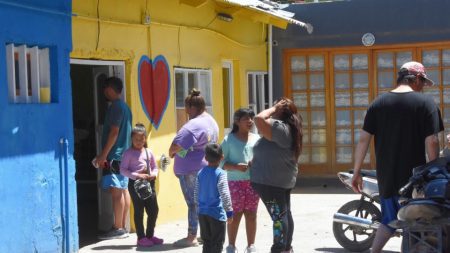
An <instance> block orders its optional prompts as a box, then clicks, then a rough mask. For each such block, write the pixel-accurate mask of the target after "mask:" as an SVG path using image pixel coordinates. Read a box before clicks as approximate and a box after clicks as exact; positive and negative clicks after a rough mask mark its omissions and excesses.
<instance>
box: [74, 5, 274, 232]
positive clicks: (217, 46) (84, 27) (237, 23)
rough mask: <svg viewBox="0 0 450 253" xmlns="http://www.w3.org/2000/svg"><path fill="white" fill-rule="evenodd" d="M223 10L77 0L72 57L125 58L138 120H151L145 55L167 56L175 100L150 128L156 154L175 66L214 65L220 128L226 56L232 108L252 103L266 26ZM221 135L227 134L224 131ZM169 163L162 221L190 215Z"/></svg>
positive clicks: (167, 124) (168, 137) (168, 114)
mask: <svg viewBox="0 0 450 253" xmlns="http://www.w3.org/2000/svg"><path fill="white" fill-rule="evenodd" d="M146 2H148V3H147V6H145V4H146ZM97 3H99V5H97ZM225 7H226V6H225ZM222 9H224V6H221V5H217V4H216V3H215V2H214V1H212V0H209V1H207V2H206V3H205V4H203V5H201V6H199V7H197V8H195V7H192V6H188V5H184V4H180V3H179V2H178V1H177V0H148V1H143V0H108V1H102V0H99V1H97V0H75V1H73V13H74V17H73V51H72V54H71V57H72V58H79V59H99V60H123V61H125V64H126V84H127V87H126V90H127V94H126V96H127V101H128V104H129V105H130V107H131V110H132V112H133V121H134V122H133V123H136V122H144V123H146V124H147V125H150V123H149V120H148V119H147V117H146V115H145V113H144V111H143V110H142V107H141V102H140V97H139V88H138V83H137V82H138V69H137V68H138V64H139V60H140V58H141V56H143V55H148V56H149V57H150V58H151V59H154V58H155V57H156V56H157V55H163V56H164V57H165V58H166V60H167V62H168V64H169V69H170V79H171V82H172V83H171V94H170V100H169V103H168V106H167V109H166V111H165V114H164V117H163V119H162V122H161V124H160V126H159V128H158V129H155V128H153V129H152V133H151V137H150V139H149V147H150V148H151V149H152V150H153V152H154V153H155V155H156V157H160V155H161V154H163V153H165V154H167V150H168V148H169V146H170V144H171V141H172V139H173V137H174V136H175V133H176V119H175V101H174V97H175V89H174V83H173V80H174V74H173V68H174V66H177V67H186V68H205V69H210V70H211V71H212V81H213V87H212V92H213V101H212V102H213V112H214V117H215V119H216V120H217V122H218V123H219V126H222V125H223V108H222V107H223V106H221V105H223V100H222V99H223V96H222V61H223V60H231V61H232V62H233V64H234V66H233V68H234V73H235V75H234V82H235V83H234V85H235V86H234V87H235V88H234V90H235V94H234V98H235V108H238V107H239V106H247V105H248V101H247V96H248V95H247V75H246V73H247V72H248V71H266V70H267V61H266V59H267V55H266V54H267V50H266V49H267V46H266V43H265V39H266V33H267V26H265V25H263V24H261V23H255V22H253V21H251V19H242V18H239V17H235V18H234V20H233V21H232V22H224V21H221V20H218V19H216V18H215V17H216V10H222ZM97 12H98V13H99V17H100V18H97ZM145 12H147V13H148V14H149V15H150V18H151V23H150V25H143V24H142V22H141V21H142V16H143V15H144V13H145ZM98 24H100V29H98ZM99 31H100V33H99ZM97 38H98V39H97ZM220 134H221V136H223V129H221V133H220ZM172 165H173V163H172V164H171V166H170V168H169V169H168V170H167V171H166V172H161V173H160V176H159V181H158V186H159V195H158V202H159V206H160V212H159V218H158V222H159V223H164V222H167V221H169V220H173V219H180V218H185V217H186V216H187V208H186V204H185V202H184V199H183V197H182V193H181V190H180V187H179V184H178V180H177V179H176V177H175V176H174V174H173V170H172Z"/></svg>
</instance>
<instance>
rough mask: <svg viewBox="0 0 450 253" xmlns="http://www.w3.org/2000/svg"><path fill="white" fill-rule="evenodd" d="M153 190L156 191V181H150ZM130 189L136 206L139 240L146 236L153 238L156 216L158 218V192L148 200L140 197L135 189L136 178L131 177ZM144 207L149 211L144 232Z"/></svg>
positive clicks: (135, 220)
mask: <svg viewBox="0 0 450 253" xmlns="http://www.w3.org/2000/svg"><path fill="white" fill-rule="evenodd" d="M150 184H151V186H152V190H153V192H155V181H151V182H150ZM128 191H129V192H130V196H131V199H132V200H133V207H134V224H135V226H136V234H137V238H138V240H139V239H141V238H144V237H148V238H152V237H153V236H154V233H155V224H156V218H158V212H159V208H158V201H157V199H156V194H155V195H154V196H153V197H150V198H148V199H146V200H142V199H140V198H139V197H138V195H137V194H136V192H135V190H134V180H132V179H130V182H129V183H128ZM144 208H145V212H146V213H147V229H146V232H145V234H144Z"/></svg>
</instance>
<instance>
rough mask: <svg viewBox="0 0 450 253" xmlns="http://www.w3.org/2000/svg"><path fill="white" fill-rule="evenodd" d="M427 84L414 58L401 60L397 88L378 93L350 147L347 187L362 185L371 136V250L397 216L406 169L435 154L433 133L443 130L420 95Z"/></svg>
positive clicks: (381, 242) (430, 101) (358, 189)
mask: <svg viewBox="0 0 450 253" xmlns="http://www.w3.org/2000/svg"><path fill="white" fill-rule="evenodd" d="M425 85H428V86H431V85H433V82H432V81H431V80H430V79H428V78H427V75H426V72H425V68H424V66H423V65H422V64H421V63H418V62H407V63H405V64H404V65H403V66H402V67H401V68H400V71H399V73H398V79H397V87H396V88H395V89H393V90H391V91H390V92H388V93H386V94H382V95H380V96H378V97H377V98H376V99H375V100H374V101H373V103H372V104H371V105H370V106H369V108H368V110H367V113H366V117H365V119H364V125H363V128H362V129H361V131H360V139H359V143H358V145H357V147H356V150H355V164H354V175H353V179H352V188H353V190H354V191H355V192H357V193H360V192H361V189H362V178H361V173H360V171H361V165H362V163H363V160H364V157H365V155H366V152H367V149H368V147H369V144H370V141H371V139H372V136H374V140H375V156H376V170H377V179H378V187H379V192H380V200H381V213H382V221H381V223H382V224H381V225H380V228H379V229H378V230H377V233H376V236H375V239H374V242H373V244H372V252H381V250H382V249H383V247H384V245H385V244H386V243H387V241H388V240H389V238H390V237H391V236H392V233H393V232H394V229H393V228H391V227H389V226H388V224H389V222H391V221H393V220H395V219H396V218H397V212H398V209H399V208H400V205H399V203H398V190H399V189H400V188H401V187H402V186H403V185H405V184H406V183H407V182H408V179H409V178H410V177H411V175H412V169H413V168H414V167H417V166H419V165H422V164H425V163H426V157H425V153H426V154H427V155H428V159H429V160H430V161H431V160H434V159H436V158H437V157H438V156H439V139H438V136H437V135H438V133H439V132H440V131H442V130H444V129H443V123H442V119H441V116H440V111H439V108H438V107H437V105H436V104H435V103H434V101H433V99H432V98H431V97H429V96H427V95H424V94H422V93H420V91H422V89H423V87H424V86H425Z"/></svg>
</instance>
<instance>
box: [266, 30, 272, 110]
mask: <svg viewBox="0 0 450 253" xmlns="http://www.w3.org/2000/svg"><path fill="white" fill-rule="evenodd" d="M267 48H268V56H267V58H268V65H269V66H268V74H269V76H268V81H269V89H268V90H269V101H268V102H269V107H271V106H272V104H273V76H272V74H273V68H272V65H273V61H272V25H270V24H269V31H268V39H267Z"/></svg>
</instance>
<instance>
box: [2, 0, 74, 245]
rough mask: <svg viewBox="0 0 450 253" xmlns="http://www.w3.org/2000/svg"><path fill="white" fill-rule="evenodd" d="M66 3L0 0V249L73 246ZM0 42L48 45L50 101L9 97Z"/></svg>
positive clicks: (64, 0)
mask: <svg viewBox="0 0 450 253" xmlns="http://www.w3.org/2000/svg"><path fill="white" fill-rule="evenodd" d="M71 9H72V6H71V1H69V0H58V1H56V0H39V1H36V0H0V24H2V25H1V28H0V144H1V145H0V178H2V183H1V184H0V200H1V203H0V228H1V229H2V232H1V233H0V252H77V251H78V228H77V210H76V185H75V177H74V174H75V165H74V161H73V157H72V154H73V145H72V143H73V129H72V108H71V105H72V101H71V84H70V75H69V72H70V65H69V59H70V58H69V53H70V51H71V48H72V44H71V43H72V42H71V41H72V37H71ZM7 43H14V44H27V45H28V46H35V45H37V46H42V47H49V48H50V64H51V66H50V71H51V85H52V87H53V88H52V103H50V104H12V103H9V101H8V85H7V73H6V56H5V46H6V44H7ZM61 138H63V139H67V140H68V143H69V150H68V152H67V153H66V152H65V151H66V149H65V147H64V145H61V144H60V139H61ZM64 154H68V156H66V157H65V156H64ZM65 158H67V159H65ZM65 161H67V163H65Z"/></svg>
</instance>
